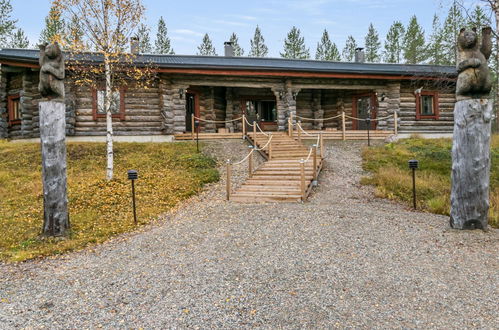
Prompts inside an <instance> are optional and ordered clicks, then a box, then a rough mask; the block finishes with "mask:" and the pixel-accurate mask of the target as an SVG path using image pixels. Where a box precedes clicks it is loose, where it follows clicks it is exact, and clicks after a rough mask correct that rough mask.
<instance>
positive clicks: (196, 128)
mask: <svg viewBox="0 0 499 330" xmlns="http://www.w3.org/2000/svg"><path fill="white" fill-rule="evenodd" d="M194 129H195V130H196V150H197V152H199V120H196V121H194Z"/></svg>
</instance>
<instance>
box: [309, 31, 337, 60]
mask: <svg viewBox="0 0 499 330" xmlns="http://www.w3.org/2000/svg"><path fill="white" fill-rule="evenodd" d="M315 59H316V60H322V61H341V56H340V52H339V51H338V48H337V47H336V45H335V43H334V42H332V41H331V39H329V33H328V32H327V30H326V29H324V32H323V33H322V38H321V41H320V42H319V43H317V51H316V52H315Z"/></svg>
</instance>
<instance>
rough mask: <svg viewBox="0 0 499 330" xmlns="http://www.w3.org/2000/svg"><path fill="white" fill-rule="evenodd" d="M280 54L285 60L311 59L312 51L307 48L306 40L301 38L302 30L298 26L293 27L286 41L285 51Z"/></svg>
mask: <svg viewBox="0 0 499 330" xmlns="http://www.w3.org/2000/svg"><path fill="white" fill-rule="evenodd" d="M280 54H281V57H284V58H295V59H302V60H304V59H308V58H310V51H309V50H308V48H306V46H305V38H303V37H302V36H301V32H300V29H298V28H297V27H296V26H293V27H292V28H291V31H289V33H288V35H287V37H286V39H285V40H284V51H283V52H282V53H280Z"/></svg>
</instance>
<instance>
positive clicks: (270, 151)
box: [268, 135, 272, 160]
mask: <svg viewBox="0 0 499 330" xmlns="http://www.w3.org/2000/svg"><path fill="white" fill-rule="evenodd" d="M268 150H269V160H271V159H272V135H271V136H270V141H269V149H268Z"/></svg>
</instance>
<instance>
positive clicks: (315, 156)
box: [312, 144, 317, 186]
mask: <svg viewBox="0 0 499 330" xmlns="http://www.w3.org/2000/svg"><path fill="white" fill-rule="evenodd" d="M312 147H313V148H314V152H313V154H312V156H314V160H313V164H314V186H316V185H317V144H314V145H313V146H312Z"/></svg>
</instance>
